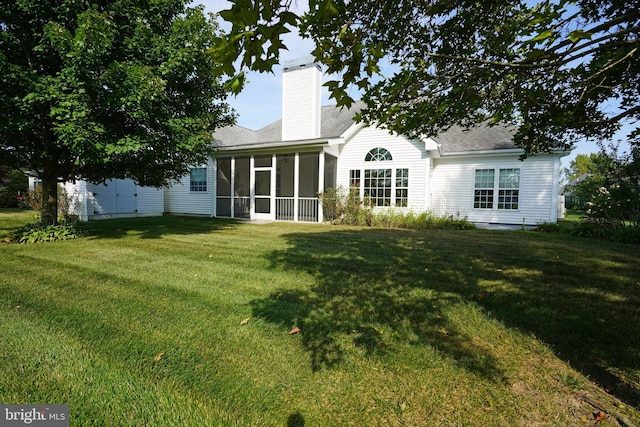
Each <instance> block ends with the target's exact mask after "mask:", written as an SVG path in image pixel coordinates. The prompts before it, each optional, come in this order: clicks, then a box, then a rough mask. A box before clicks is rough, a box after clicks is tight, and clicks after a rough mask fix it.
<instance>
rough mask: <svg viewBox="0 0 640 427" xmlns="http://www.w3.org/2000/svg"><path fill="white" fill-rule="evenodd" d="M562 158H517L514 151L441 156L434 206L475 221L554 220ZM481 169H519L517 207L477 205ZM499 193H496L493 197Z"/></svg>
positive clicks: (435, 174) (434, 182)
mask: <svg viewBox="0 0 640 427" xmlns="http://www.w3.org/2000/svg"><path fill="white" fill-rule="evenodd" d="M559 161H560V160H559V158H558V157H555V156H547V155H543V156H537V157H530V158H528V159H526V160H524V161H519V160H517V158H516V156H515V155H514V156H485V157H477V158H473V157H466V158H462V157H455V158H444V159H438V160H437V161H435V162H434V168H433V172H432V189H431V191H432V193H431V197H432V210H433V212H434V213H435V214H437V215H459V216H461V217H466V218H467V219H468V220H470V221H472V222H490V223H504V224H522V223H523V222H525V223H526V224H530V225H534V224H536V223H537V222H541V221H550V222H555V221H556V219H557V204H554V199H555V198H556V195H555V194H554V192H555V191H557V189H556V190H554V186H556V188H557V180H558V177H556V176H555V175H556V173H557V172H558V167H557V165H556V163H559ZM478 169H480V170H482V169H493V170H495V171H496V172H495V173H496V174H499V170H500V169H519V170H520V175H519V189H518V205H517V209H498V208H497V206H495V205H494V206H495V209H474V199H475V173H476V172H475V171H476V170H478ZM554 181H555V182H554ZM497 190H498V189H497V188H496V191H497ZM497 197H498V194H495V195H494V198H495V199H497ZM496 203H497V200H496Z"/></svg>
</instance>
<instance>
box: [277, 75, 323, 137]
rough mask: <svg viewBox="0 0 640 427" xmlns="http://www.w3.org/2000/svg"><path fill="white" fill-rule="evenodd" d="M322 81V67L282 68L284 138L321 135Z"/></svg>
mask: <svg viewBox="0 0 640 427" xmlns="http://www.w3.org/2000/svg"><path fill="white" fill-rule="evenodd" d="M285 66H286V65H285ZM321 85H322V71H321V70H320V69H318V67H317V66H316V65H313V64H307V65H305V66H304V67H302V68H300V67H297V66H293V67H291V68H290V69H288V70H285V71H283V73H282V100H283V101H282V140H283V141H293V140H299V139H311V138H319V137H320V110H321V107H320V105H321Z"/></svg>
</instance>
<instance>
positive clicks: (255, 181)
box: [164, 59, 568, 225]
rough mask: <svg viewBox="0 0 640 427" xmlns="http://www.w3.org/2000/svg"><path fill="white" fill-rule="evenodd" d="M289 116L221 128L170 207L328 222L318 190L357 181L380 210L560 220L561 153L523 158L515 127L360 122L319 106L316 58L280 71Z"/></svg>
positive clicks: (167, 198) (169, 198) (171, 195)
mask: <svg viewBox="0 0 640 427" xmlns="http://www.w3.org/2000/svg"><path fill="white" fill-rule="evenodd" d="M282 79H283V105H282V120H279V121H277V122H275V123H272V124H270V125H268V126H266V127H264V128H262V129H259V130H257V131H252V130H249V129H246V128H243V127H241V126H231V127H227V128H223V129H220V130H219V131H217V132H216V133H215V134H214V138H215V141H214V144H215V146H216V147H217V148H218V155H217V156H216V158H215V159H211V160H210V161H209V162H208V163H207V164H206V165H199V166H198V167H194V168H193V169H192V171H191V174H190V176H186V177H184V178H183V179H182V180H181V181H180V182H179V183H177V184H176V185H173V186H172V187H170V188H167V189H165V191H164V211H165V212H167V213H175V214H200V215H208V216H214V217H231V218H248V219H266V220H276V221H277V220H284V221H307V222H319V221H322V220H323V215H322V207H321V204H320V203H319V198H318V193H322V192H323V191H324V190H325V189H326V188H329V187H336V188H337V187H339V186H342V187H344V188H349V187H356V188H358V191H359V192H360V196H361V197H362V198H368V199H370V200H371V201H372V202H373V203H374V204H375V206H376V209H394V210H399V211H413V212H423V211H431V212H433V213H434V214H436V215H459V216H461V217H466V218H467V219H468V220H470V221H473V222H488V223H504V224H522V223H526V224H530V225H532V224H536V223H538V222H543V221H546V222H556V220H557V218H558V196H559V176H560V158H561V157H562V156H564V155H567V154H568V152H566V151H562V152H557V153H553V154H545V155H540V156H535V157H530V158H528V159H526V160H524V161H520V160H519V159H518V158H519V155H520V154H521V153H522V150H521V149H519V148H517V147H516V146H515V145H514V144H513V142H512V141H513V134H514V129H512V128H509V127H499V126H495V127H488V126H478V127H475V128H473V129H470V130H468V131H463V130H462V129H460V128H455V127H454V128H452V129H450V130H449V131H447V132H444V133H442V134H440V135H438V136H435V137H431V138H424V139H417V140H416V139H409V138H406V137H404V136H402V135H393V134H390V133H389V132H388V131H387V130H383V129H379V128H375V127H366V126H364V125H362V124H357V123H355V122H354V121H353V117H354V115H355V113H356V112H357V111H358V110H359V108H361V105H360V104H357V105H356V106H354V107H353V108H351V109H338V108H336V107H335V106H325V107H321V106H320V88H321V80H322V71H321V68H320V66H319V65H317V64H314V63H313V60H312V59H305V60H296V61H291V62H288V63H286V64H285V66H284V68H283V75H282Z"/></svg>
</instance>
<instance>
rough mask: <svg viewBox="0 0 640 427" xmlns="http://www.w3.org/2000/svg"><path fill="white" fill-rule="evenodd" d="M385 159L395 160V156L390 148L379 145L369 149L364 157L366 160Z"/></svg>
mask: <svg viewBox="0 0 640 427" xmlns="http://www.w3.org/2000/svg"><path fill="white" fill-rule="evenodd" d="M384 160H393V158H392V157H391V153H390V152H389V150H386V149H384V148H382V147H377V148H374V149H373V150H371V151H369V152H368V153H367V155H366V156H365V158H364V161H365V162H380V161H384Z"/></svg>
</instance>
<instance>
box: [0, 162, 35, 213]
mask: <svg viewBox="0 0 640 427" xmlns="http://www.w3.org/2000/svg"><path fill="white" fill-rule="evenodd" d="M28 185H29V182H28V178H27V177H26V176H25V175H24V174H23V173H22V172H20V171H18V170H15V169H14V170H10V171H9V172H7V173H6V177H5V178H4V179H2V180H0V208H17V207H20V206H21V198H22V196H23V195H25V194H26V192H27V187H28Z"/></svg>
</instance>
